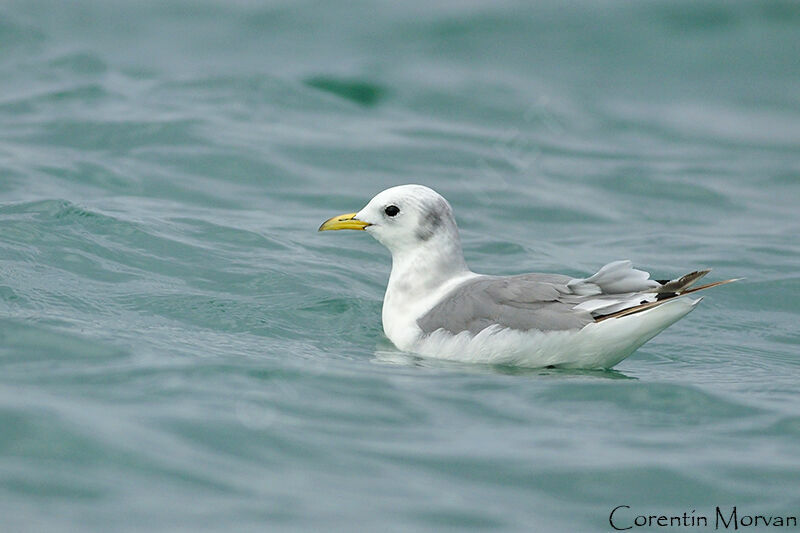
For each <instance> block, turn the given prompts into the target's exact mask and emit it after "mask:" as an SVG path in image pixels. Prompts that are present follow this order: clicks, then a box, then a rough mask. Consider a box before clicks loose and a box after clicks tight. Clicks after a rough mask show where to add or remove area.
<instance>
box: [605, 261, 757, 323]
mask: <svg viewBox="0 0 800 533" xmlns="http://www.w3.org/2000/svg"><path fill="white" fill-rule="evenodd" d="M707 273H708V270H706V271H697V272H692V273H690V274H686V276H683V277H681V278H679V279H677V280H673V281H675V282H679V281H681V280H683V279H684V278H687V277H690V276H694V277H692V278H691V279H690V280H689V281H688V283H685V284H684V285H683V286H682V288H681V289H679V290H678V291H677V292H671V293H669V294H666V293H665V294H664V296H666V297H665V298H661V296H662V295H661V294H659V299H658V300H656V301H655V302H647V303H643V304H641V305H636V306H633V307H629V308H627V309H623V310H621V311H617V312H616V313H611V314H608V315H603V316H598V317H595V319H594V320H595V322H602V321H603V320H606V319H609V318H619V317H622V316H627V315H632V314H633V313H639V312H641V311H645V310H647V309H650V308H652V307H656V306H659V305H661V304H663V303H666V302H668V301H670V300H674V299H675V298H679V297H681V296H685V295H687V294H691V293H693V292H697V291H702V290H705V289H710V288H711V287H717V286H719V285H725V284H727V283H733V282H734V281H739V280H740V279H742V278H733V279H726V280H723V281H715V282H714V283H707V284H705V285H701V286H699V287H695V288H694V289H687V288H686V287H688V286H690V285H691V284H692V283H694V282H696V281H697V280H698V279H700V278H702V277H703V276H705V275H706V274H707ZM669 283H672V282H669ZM676 284H677V283H676ZM665 286H666V284H665ZM658 292H659V293H660V292H661V291H658Z"/></svg>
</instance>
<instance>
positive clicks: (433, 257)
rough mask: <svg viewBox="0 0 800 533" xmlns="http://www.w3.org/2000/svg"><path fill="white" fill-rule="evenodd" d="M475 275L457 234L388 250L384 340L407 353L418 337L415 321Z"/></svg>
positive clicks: (438, 236) (440, 236)
mask: <svg viewBox="0 0 800 533" xmlns="http://www.w3.org/2000/svg"><path fill="white" fill-rule="evenodd" d="M475 275H476V274H473V273H472V272H471V271H470V270H469V268H468V267H467V263H466V262H465V261H464V254H463V253H462V251H461V242H460V240H459V238H458V232H457V230H454V231H452V232H448V233H446V234H444V235H436V236H433V237H432V238H430V239H429V240H428V241H426V242H424V243H421V244H419V243H418V245H417V246H413V247H409V248H406V249H394V250H392V273H391V274H390V275H389V284H388V285H387V287H386V295H385V297H384V299H383V331H384V332H385V333H386V336H387V337H389V339H390V340H391V341H392V342H393V343H394V344H395V345H396V346H397V347H398V348H400V349H401V350H410V349H411V347H412V346H413V343H414V342H415V341H416V340H417V338H418V335H419V333H420V332H419V330H418V329H419V328H418V327H417V319H419V318H420V317H421V316H422V315H423V314H424V313H426V312H427V311H428V310H429V309H430V307H431V306H432V305H433V304H435V303H436V302H437V301H438V300H439V298H441V297H442V296H443V295H444V294H446V293H447V292H449V291H450V290H451V289H452V288H453V287H454V286H456V285H458V284H459V283H461V282H462V281H463V280H464V279H466V278H469V277H471V276H475Z"/></svg>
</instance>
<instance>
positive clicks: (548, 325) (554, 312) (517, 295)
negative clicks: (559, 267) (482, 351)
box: [417, 274, 594, 334]
mask: <svg viewBox="0 0 800 533" xmlns="http://www.w3.org/2000/svg"><path fill="white" fill-rule="evenodd" d="M570 280H571V278H569V277H567V276H558V275H552V274H524V275H521V276H510V277H494V276H481V277H478V278H475V279H473V280H469V281H467V282H465V283H464V284H462V285H460V286H458V287H457V288H456V289H455V290H453V291H452V292H451V293H450V294H448V295H447V296H446V297H445V298H444V299H443V300H442V301H441V302H439V303H438V304H437V305H435V306H434V307H433V308H432V309H431V310H430V311H428V312H427V313H426V314H425V315H423V316H422V317H421V318H420V319H418V320H417V324H418V325H419V327H420V328H421V329H422V331H423V333H425V334H427V333H431V332H433V331H435V330H437V329H444V330H446V331H449V332H451V333H459V332H461V331H469V332H470V333H473V334H475V333H478V332H479V331H481V330H483V329H485V328H487V327H488V326H491V325H493V324H498V325H500V326H503V327H506V328H511V329H517V330H522V331H527V330H531V329H536V330H542V331H548V330H567V329H580V328H582V327H583V326H585V325H586V324H588V323H590V322H593V321H594V319H593V318H592V315H591V313H590V312H588V311H584V310H580V309H577V310H576V309H574V307H575V304H576V303H577V302H575V301H574V295H573V294H572V291H571V290H570V289H568V288H567V286H566V283H567V282H569V281H570Z"/></svg>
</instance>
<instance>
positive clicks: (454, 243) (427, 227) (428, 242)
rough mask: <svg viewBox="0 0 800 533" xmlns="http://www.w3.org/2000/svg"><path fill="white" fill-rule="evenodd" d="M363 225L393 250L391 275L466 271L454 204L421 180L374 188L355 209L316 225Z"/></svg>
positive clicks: (435, 277)
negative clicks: (361, 204) (361, 207)
mask: <svg viewBox="0 0 800 533" xmlns="http://www.w3.org/2000/svg"><path fill="white" fill-rule="evenodd" d="M339 229H355V230H364V231H366V232H367V233H369V234H370V235H372V236H373V237H375V238H376V239H377V240H378V241H379V242H380V243H381V244H383V245H384V246H386V247H387V248H388V249H389V251H390V252H392V277H393V278H394V279H404V278H414V279H416V280H417V281H419V282H425V281H427V282H428V283H429V284H436V283H438V282H440V281H441V279H442V278H444V277H450V276H452V275H454V274H457V273H459V272H464V271H467V270H468V269H467V265H466V263H465V262H464V256H463V254H462V252H461V240H460V239H459V237H458V227H457V226H456V221H455V218H454V217H453V209H452V208H451V207H450V204H449V203H447V200H445V199H444V198H443V197H442V196H441V195H440V194H439V193H437V192H436V191H434V190H433V189H430V188H428V187H425V186H423V185H400V186H397V187H392V188H391V189H386V190H385V191H383V192H380V193H378V194H377V195H376V196H375V197H374V198H373V199H372V200H370V201H369V203H368V204H367V205H366V206H364V208H363V209H361V211H359V212H358V213H347V214H344V215H339V216H337V217H333V218H331V219H329V220H327V221H325V222H324V223H323V224H322V226H320V228H319V230H320V231H327V230H339Z"/></svg>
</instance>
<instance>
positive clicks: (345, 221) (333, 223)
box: [319, 213, 370, 231]
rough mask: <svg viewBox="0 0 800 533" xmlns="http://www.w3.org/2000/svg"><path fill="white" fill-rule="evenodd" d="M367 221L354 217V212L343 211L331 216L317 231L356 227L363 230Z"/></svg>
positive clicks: (367, 224)
mask: <svg viewBox="0 0 800 533" xmlns="http://www.w3.org/2000/svg"><path fill="white" fill-rule="evenodd" d="M369 225H370V223H369V222H364V221H362V220H358V219H357V218H356V213H345V214H344V215H338V216H335V217H331V218H329V219H328V220H326V221H325V222H323V223H322V225H321V226H320V227H319V231H332V230H337V229H357V230H361V231H364V228H366V227H367V226H369Z"/></svg>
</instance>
